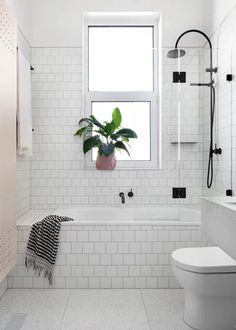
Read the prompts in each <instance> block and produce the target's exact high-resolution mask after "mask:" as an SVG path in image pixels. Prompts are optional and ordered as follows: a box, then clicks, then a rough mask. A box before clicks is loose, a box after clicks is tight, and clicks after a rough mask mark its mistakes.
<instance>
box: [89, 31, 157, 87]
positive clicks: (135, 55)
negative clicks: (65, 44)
mask: <svg viewBox="0 0 236 330" xmlns="http://www.w3.org/2000/svg"><path fill="white" fill-rule="evenodd" d="M153 69H154V68H153V27H152V26H115V27H114V26H90V27H89V91H101V92H103V91H108V92H109V91H111V92H112V91H116V92H119V91H121V92H122V91H124V92H125V91H153Z"/></svg>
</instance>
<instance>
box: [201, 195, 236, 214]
mask: <svg viewBox="0 0 236 330" xmlns="http://www.w3.org/2000/svg"><path fill="white" fill-rule="evenodd" d="M203 199H204V200H207V201H209V202H212V203H215V204H218V205H221V206H223V207H226V208H228V209H230V210H233V211H236V197H230V196H225V197H219V196H216V197H203Z"/></svg>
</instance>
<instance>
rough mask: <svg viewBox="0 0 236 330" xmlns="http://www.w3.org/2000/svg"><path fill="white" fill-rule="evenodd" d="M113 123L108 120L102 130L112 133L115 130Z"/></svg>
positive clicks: (108, 133)
mask: <svg viewBox="0 0 236 330" xmlns="http://www.w3.org/2000/svg"><path fill="white" fill-rule="evenodd" d="M115 129H116V128H115V125H114V123H113V122H110V123H106V125H105V127H104V132H105V133H106V134H107V135H109V136H110V135H111V134H112V133H114V131H115Z"/></svg>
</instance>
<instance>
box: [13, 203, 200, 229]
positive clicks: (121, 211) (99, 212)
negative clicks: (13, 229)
mask: <svg viewBox="0 0 236 330" xmlns="http://www.w3.org/2000/svg"><path fill="white" fill-rule="evenodd" d="M49 214H55V215H59V216H66V217H69V218H72V219H73V220H74V222H73V223H74V224H76V223H77V224H78V223H90V224H92V223H95V224H97V223H98V224H99V223H100V224H101V223H106V224H109V223H110V224H115V223H139V224H140V223H144V224H145V223H147V224H148V223H157V222H165V223H167V222H169V223H170V222H171V223H174V224H178V223H182V222H184V223H200V219H201V212H200V209H199V208H195V207H191V208H190V207H188V208H187V207H186V208H181V212H180V209H179V208H178V207H135V208H134V207H122V206H113V207H112V206H110V207H105V206H100V207H99V206H93V207H73V208H71V207H70V208H69V207H68V208H65V207H61V208H58V209H53V210H52V209H51V210H50V209H48V210H31V211H29V212H28V213H27V214H25V215H23V216H21V217H20V218H18V221H17V224H18V225H24V224H25V225H31V224H33V223H35V222H37V221H40V220H42V219H43V218H44V217H46V216H47V215H49ZM66 224H67V223H63V225H66ZM70 224H71V223H70Z"/></svg>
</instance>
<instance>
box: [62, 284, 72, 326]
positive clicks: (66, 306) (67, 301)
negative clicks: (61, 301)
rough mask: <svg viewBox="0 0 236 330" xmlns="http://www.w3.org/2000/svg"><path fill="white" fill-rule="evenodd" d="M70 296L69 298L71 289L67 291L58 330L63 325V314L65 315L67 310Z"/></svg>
mask: <svg viewBox="0 0 236 330" xmlns="http://www.w3.org/2000/svg"><path fill="white" fill-rule="evenodd" d="M70 296H71V289H70V290H69V293H68V296H67V300H66V304H65V308H64V312H63V314H62V319H61V324H60V329H59V330H61V329H62V325H63V321H64V317H65V314H66V311H67V308H68V303H69V299H70Z"/></svg>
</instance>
